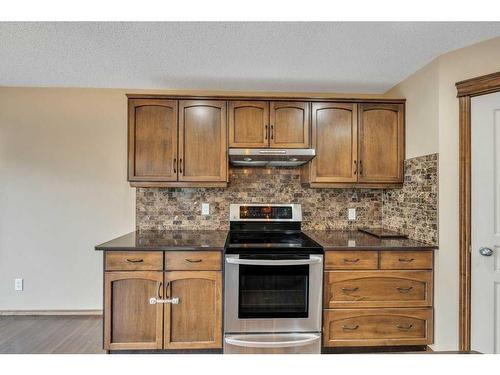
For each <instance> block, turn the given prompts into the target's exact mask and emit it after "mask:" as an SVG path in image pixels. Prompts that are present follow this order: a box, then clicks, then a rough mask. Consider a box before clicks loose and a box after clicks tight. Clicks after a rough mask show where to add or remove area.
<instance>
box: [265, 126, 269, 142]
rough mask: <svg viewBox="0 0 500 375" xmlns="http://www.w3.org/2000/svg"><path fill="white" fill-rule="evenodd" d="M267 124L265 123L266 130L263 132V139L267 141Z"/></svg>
mask: <svg viewBox="0 0 500 375" xmlns="http://www.w3.org/2000/svg"><path fill="white" fill-rule="evenodd" d="M268 132H269V131H268V126H267V125H266V131H265V132H264V140H265V141H267V137H268V135H267V134H268Z"/></svg>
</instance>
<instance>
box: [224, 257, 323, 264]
mask: <svg viewBox="0 0 500 375" xmlns="http://www.w3.org/2000/svg"><path fill="white" fill-rule="evenodd" d="M322 261H323V259H322V258H321V257H319V256H314V255H312V256H311V257H309V259H276V260H267V259H239V258H226V262H227V263H230V264H245V265H250V266H299V265H302V264H315V263H321V262H322Z"/></svg>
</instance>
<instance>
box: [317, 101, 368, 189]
mask: <svg viewBox="0 0 500 375" xmlns="http://www.w3.org/2000/svg"><path fill="white" fill-rule="evenodd" d="M356 110H357V105H356V104H352V103H313V104H312V147H313V148H314V149H315V150H316V157H315V158H314V159H313V160H312V164H311V180H312V182H356V181H357V179H358V177H357V170H358V165H357V163H358V161H357V155H358V134H357V133H358V122H357V113H356Z"/></svg>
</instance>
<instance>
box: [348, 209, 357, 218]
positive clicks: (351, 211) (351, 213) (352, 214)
mask: <svg viewBox="0 0 500 375" xmlns="http://www.w3.org/2000/svg"><path fill="white" fill-rule="evenodd" d="M347 218H348V220H356V209H355V208H349V209H348V210H347Z"/></svg>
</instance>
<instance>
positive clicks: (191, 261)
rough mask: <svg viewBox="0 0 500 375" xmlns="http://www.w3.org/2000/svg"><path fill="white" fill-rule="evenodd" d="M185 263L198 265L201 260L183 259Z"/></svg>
mask: <svg viewBox="0 0 500 375" xmlns="http://www.w3.org/2000/svg"><path fill="white" fill-rule="evenodd" d="M184 260H185V261H186V262H189V263H200V262H203V260H201V259H188V258H186V259H184Z"/></svg>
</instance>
